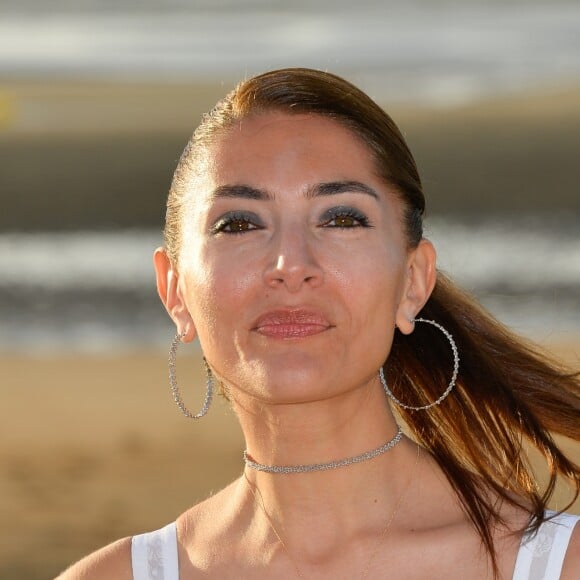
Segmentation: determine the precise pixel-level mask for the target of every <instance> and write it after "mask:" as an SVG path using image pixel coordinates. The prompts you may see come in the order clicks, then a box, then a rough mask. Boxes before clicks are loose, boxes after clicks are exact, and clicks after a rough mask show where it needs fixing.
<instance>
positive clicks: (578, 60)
mask: <svg viewBox="0 0 580 580" xmlns="http://www.w3.org/2000/svg"><path fill="white" fill-rule="evenodd" d="M0 14H1V17H0V78H1V77H5V78H9V77H13V76H16V77H17V76H22V75H25V76H35V77H38V76H41V77H45V78H47V79H50V78H51V77H53V76H57V77H73V78H77V77H85V78H86V77H89V78H95V77H106V78H122V79H123V80H128V79H133V80H139V79H148V80H150V79H154V80H156V81H159V80H163V79H170V80H176V79H179V80H192V79H196V78H200V77H203V78H205V79H212V80H217V81H220V80H221V81H227V82H230V81H231V80H238V79H239V78H241V77H243V76H245V75H251V74H254V73H257V72H260V71H263V70H266V69H271V68H278V67H283V66H310V67H316V68H322V69H328V70H331V71H333V72H336V73H338V74H344V75H346V76H347V77H348V78H350V79H352V80H353V81H354V82H355V83H357V84H359V85H361V87H363V88H364V89H365V90H367V91H368V92H370V93H371V94H372V95H373V96H374V97H375V98H381V97H383V96H388V99H389V100H390V101H391V102H393V101H395V100H404V101H429V102H431V103H433V102H440V103H444V104H448V103H457V102H463V101H468V100H471V99H474V98H479V97H482V96H488V95H490V94H494V93H497V92H505V91H508V92H509V91H512V90H521V89H525V88H528V87H534V86H538V85H544V84H547V83H559V82H569V81H570V79H580V3H579V2H578V1H577V0H556V1H555V2H546V1H541V0H505V1H502V2H500V1H499V0H492V1H487V2H482V1H481V0H407V1H406V2H398V1H394V0H361V1H359V2H351V1H346V0H320V1H318V2H307V1H305V0H301V1H296V0H293V1H292V2H290V1H280V0H272V1H266V0H240V1H234V0H228V1H225V0H221V1H220V0H214V1H210V0H196V1H193V0H191V1H185V0H169V1H167V2H163V3H160V2H153V1H145V2H138V1H136V0H135V1H129V0H122V1H118V2H114V1H113V0H109V1H101V0H84V1H83V2H76V3H75V2H70V1H66V0H58V1H52V2H43V1H41V0H36V1H31V0H28V1H18V2H16V1H6V0H3V1H0Z"/></svg>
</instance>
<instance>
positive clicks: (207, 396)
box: [169, 332, 213, 419]
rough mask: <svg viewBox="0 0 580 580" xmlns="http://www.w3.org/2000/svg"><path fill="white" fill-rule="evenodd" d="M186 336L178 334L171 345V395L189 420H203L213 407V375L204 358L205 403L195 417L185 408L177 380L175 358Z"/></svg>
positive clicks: (184, 333)
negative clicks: (205, 379) (205, 377)
mask: <svg viewBox="0 0 580 580" xmlns="http://www.w3.org/2000/svg"><path fill="white" fill-rule="evenodd" d="M186 334H187V333H186V332H183V333H182V334H176V335H175V338H174V339H173V342H172V343H171V348H170V349H169V384H170V385H171V393H172V395H173V400H174V401H175V403H176V405H177V406H178V407H179V409H180V411H181V412H182V413H183V414H184V415H185V416H186V417H187V418H188V419H201V418H202V417H203V416H204V415H205V414H206V413H207V412H208V410H209V406H210V405H211V400H212V397H213V375H212V372H211V369H210V368H209V365H208V364H207V361H206V360H205V357H204V359H203V364H204V365H205V374H206V376H207V383H206V391H205V401H204V402H203V407H202V408H201V411H200V412H199V413H197V414H196V415H194V414H193V413H192V412H191V411H189V409H188V408H187V407H186V406H185V403H184V402H183V400H182V398H181V393H180V392H179V387H178V386H177V378H176V376H175V357H176V355H177V347H178V346H179V343H180V342H181V339H182V338H183V337H184V336H185V335H186Z"/></svg>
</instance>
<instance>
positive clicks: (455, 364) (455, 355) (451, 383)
mask: <svg viewBox="0 0 580 580" xmlns="http://www.w3.org/2000/svg"><path fill="white" fill-rule="evenodd" d="M414 322H426V323H427V324H431V326H435V328H438V329H439V330H440V331H441V332H442V333H443V334H444V335H445V338H447V340H448V341H449V344H450V345H451V351H452V352H453V374H452V376H451V381H449V385H447V388H446V389H445V391H444V392H443V394H442V395H441V396H440V397H439V398H438V399H437V400H436V401H433V402H432V403H429V404H428V405H421V406H420V407H412V406H411V405H405V404H404V403H402V402H401V401H399V399H397V397H395V395H393V393H392V391H391V389H389V387H388V385H387V380H386V379H385V373H384V372H383V367H381V368H380V369H379V377H380V379H381V384H382V385H383V389H385V393H386V394H387V396H388V397H389V398H390V399H392V400H393V401H394V402H395V403H397V405H399V407H402V408H403V409H409V410H411V411H424V410H426V409H430V408H431V407H434V406H435V405H440V404H441V403H442V402H443V400H444V399H445V398H446V397H447V395H449V393H450V392H451V391H452V390H453V387H454V386H455V382H456V381H457V375H458V373H459V353H458V351H457V345H456V344H455V341H454V340H453V336H451V333H450V332H449V331H447V329H445V328H444V327H443V326H441V324H439V323H438V322H435V321H434V320H426V319H425V318H416V319H415V320H414Z"/></svg>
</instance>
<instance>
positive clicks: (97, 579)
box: [57, 538, 133, 580]
mask: <svg viewBox="0 0 580 580" xmlns="http://www.w3.org/2000/svg"><path fill="white" fill-rule="evenodd" d="M110 578H115V579H118V580H124V579H126V580H132V578H133V571H132V569H131V538H123V539H122V540H117V541H116V542H113V543H112V544H109V545H108V546H105V547H104V548H101V549H100V550H97V551H96V552H93V553H92V554H89V555H88V556H86V557H85V558H83V559H82V560H80V561H79V562H77V563H76V564H73V565H72V566H71V567H70V568H69V569H68V570H66V571H65V572H63V573H62V574H61V575H60V576H58V578H57V580H106V579H110Z"/></svg>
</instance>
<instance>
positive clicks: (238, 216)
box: [210, 211, 264, 235]
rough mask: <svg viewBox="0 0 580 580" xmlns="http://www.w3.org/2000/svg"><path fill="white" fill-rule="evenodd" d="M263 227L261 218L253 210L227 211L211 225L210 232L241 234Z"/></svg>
mask: <svg viewBox="0 0 580 580" xmlns="http://www.w3.org/2000/svg"><path fill="white" fill-rule="evenodd" d="M263 227H264V224H263V222H262V220H261V219H260V218H259V217H258V216H257V215H256V214H255V213H253V212H249V211H229V212H227V213H226V214H224V215H222V216H220V217H219V218H218V219H217V220H216V222H215V223H214V224H213V225H212V226H211V228H210V233H212V234H214V235H216V234H222V233H223V234H243V233H245V232H250V231H253V230H260V229H262V228H263Z"/></svg>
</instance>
